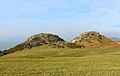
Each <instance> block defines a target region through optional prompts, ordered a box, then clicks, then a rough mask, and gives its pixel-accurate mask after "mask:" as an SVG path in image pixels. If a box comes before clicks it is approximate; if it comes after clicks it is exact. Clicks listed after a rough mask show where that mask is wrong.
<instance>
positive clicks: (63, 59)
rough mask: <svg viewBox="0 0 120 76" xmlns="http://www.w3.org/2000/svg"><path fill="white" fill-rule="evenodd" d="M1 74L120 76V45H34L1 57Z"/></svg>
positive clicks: (24, 75)
mask: <svg viewBox="0 0 120 76" xmlns="http://www.w3.org/2000/svg"><path fill="white" fill-rule="evenodd" d="M0 76H120V48H111V49H91V50H89V49H86V50H85V49H81V50H80V49H67V48H65V49H55V48H54V49H53V48H47V49H45V48H40V47H37V48H33V49H30V50H29V49H25V50H24V51H18V52H15V53H12V54H9V55H6V56H3V57H1V58H0Z"/></svg>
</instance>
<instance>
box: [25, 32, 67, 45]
mask: <svg viewBox="0 0 120 76" xmlns="http://www.w3.org/2000/svg"><path fill="white" fill-rule="evenodd" d="M58 42H65V41H64V40H63V39H62V38H60V37H59V36H58V35H53V34H49V33H40V34H36V35H34V36H31V37H30V38H28V39H27V40H26V41H25V44H26V45H30V46H40V45H43V44H55V43H58Z"/></svg>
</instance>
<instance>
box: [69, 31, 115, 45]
mask: <svg viewBox="0 0 120 76" xmlns="http://www.w3.org/2000/svg"><path fill="white" fill-rule="evenodd" d="M71 43H76V44H79V45H84V46H86V47H99V46H102V45H107V44H111V43H114V42H113V41H112V40H111V39H109V38H107V37H105V36H104V35H101V34H99V33H98V32H95V31H91V32H85V33H82V34H81V35H80V36H78V37H76V38H75V39H73V40H72V41H71Z"/></svg>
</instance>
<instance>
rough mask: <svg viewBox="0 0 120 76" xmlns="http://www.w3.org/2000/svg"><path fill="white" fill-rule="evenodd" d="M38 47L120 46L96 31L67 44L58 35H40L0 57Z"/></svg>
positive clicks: (86, 33) (6, 51) (4, 52)
mask: <svg viewBox="0 0 120 76" xmlns="http://www.w3.org/2000/svg"><path fill="white" fill-rule="evenodd" d="M38 46H47V47H52V48H100V47H101V48H104V47H105V48H106V47H107V48H110V47H116V46H120V45H119V44H118V43H117V42H114V41H112V40H111V39H109V38H107V37H105V36H104V35H101V34H99V33H98V32H95V31H91V32H85V33H82V34H80V35H79V36H78V37H76V38H75V39H73V40H72V41H71V42H66V41H65V40H64V39H62V38H60V37H59V36H58V35H54V34H49V33H39V34H36V35H33V36H31V37H29V38H28V39H27V40H26V41H25V42H23V43H21V44H18V45H16V46H15V47H13V48H10V49H8V50H4V51H3V52H0V55H6V54H9V53H13V52H16V51H22V50H24V49H31V48H32V47H38Z"/></svg>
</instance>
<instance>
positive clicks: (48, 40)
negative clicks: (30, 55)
mask: <svg viewBox="0 0 120 76" xmlns="http://www.w3.org/2000/svg"><path fill="white" fill-rule="evenodd" d="M65 43H66V42H65V40H63V39H62V38H60V37H59V36H58V35H53V34H49V33H39V34H36V35H33V36H31V37H29V38H28V39H27V40H26V41H25V42H23V43H21V44H18V45H16V46H15V47H13V48H10V49H8V50H5V51H4V52H2V53H3V55H6V54H9V53H13V52H15V51H18V50H19V51H20V50H23V49H25V48H29V49H31V48H32V47H37V46H42V45H49V46H54V47H63V46H64V44H65Z"/></svg>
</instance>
